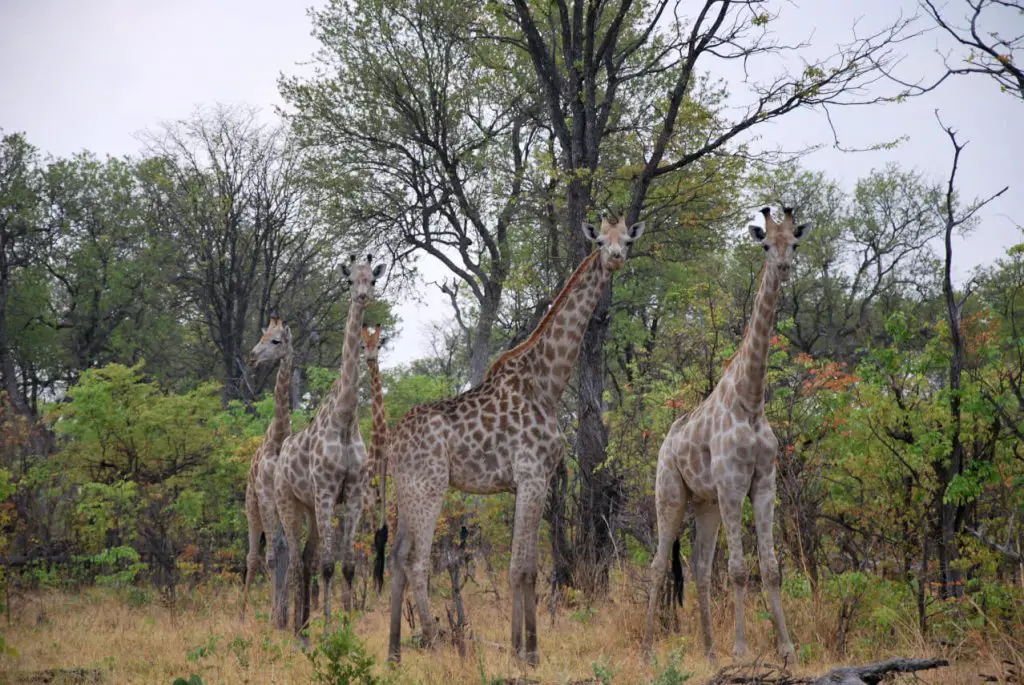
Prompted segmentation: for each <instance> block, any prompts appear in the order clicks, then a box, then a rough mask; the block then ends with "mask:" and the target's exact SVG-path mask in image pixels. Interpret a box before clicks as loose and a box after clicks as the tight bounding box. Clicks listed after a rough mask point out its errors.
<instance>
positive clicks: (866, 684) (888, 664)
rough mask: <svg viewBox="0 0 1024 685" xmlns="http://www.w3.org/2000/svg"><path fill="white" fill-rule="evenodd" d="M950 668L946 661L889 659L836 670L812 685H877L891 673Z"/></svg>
mask: <svg viewBox="0 0 1024 685" xmlns="http://www.w3.org/2000/svg"><path fill="white" fill-rule="evenodd" d="M943 666H949V662H948V661H946V660H945V659H889V660H888V661H881V662H879V663H877V664H868V665H867V666H851V667H848V668H836V669H833V670H832V671H829V672H828V673H826V674H825V675H823V676H821V677H820V678H818V679H817V680H814V681H812V682H811V685H875V684H876V683H880V682H882V679H883V678H885V677H886V676H887V675H888V674H890V673H915V672H917V671H928V670H931V669H933V668H942V667H943Z"/></svg>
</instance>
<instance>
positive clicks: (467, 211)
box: [281, 0, 536, 384]
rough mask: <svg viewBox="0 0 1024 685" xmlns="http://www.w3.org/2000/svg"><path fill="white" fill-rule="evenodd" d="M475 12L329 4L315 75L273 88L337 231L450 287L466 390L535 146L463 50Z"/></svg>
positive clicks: (489, 348)
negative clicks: (463, 351) (326, 197)
mask: <svg viewBox="0 0 1024 685" xmlns="http://www.w3.org/2000/svg"><path fill="white" fill-rule="evenodd" d="M479 11H480V10H479V8H478V6H477V5H475V4H472V3H470V4H466V3H459V2H451V1H448V0H441V1H438V2H426V3H425V2H414V1H413V0H366V1H360V2H356V3H346V2H341V1H340V0H333V1H332V2H330V3H328V5H327V7H326V8H324V9H322V10H315V11H313V12H311V16H312V19H313V25H314V35H315V36H316V38H317V39H318V40H319V41H320V43H321V45H322V49H321V50H320V51H319V52H318V53H317V55H316V61H317V65H318V73H317V75H316V76H314V77H312V78H310V79H303V78H299V77H293V78H289V79H283V80H282V82H281V92H282V94H283V96H284V97H285V99H286V100H287V101H288V102H289V103H290V104H291V105H292V106H293V107H294V108H295V110H296V111H295V112H294V114H292V115H291V117H290V118H291V121H292V123H293V125H294V127H295V130H296V132H297V133H298V134H299V136H300V138H301V139H302V140H303V142H304V143H305V144H306V145H307V146H309V147H310V148H311V150H312V152H313V155H314V156H315V161H314V164H313V169H314V173H315V176H316V178H317V179H318V182H319V183H321V184H323V185H324V186H325V187H328V188H331V189H333V190H334V191H335V192H336V193H337V195H338V206H337V208H336V210H337V216H338V217H339V219H340V220H342V221H345V222H351V223H353V224H355V229H356V230H358V231H359V232H360V234H361V236H362V239H363V240H364V241H365V242H366V243H368V244H371V245H375V246H378V247H383V248H385V249H388V250H389V251H390V252H391V254H392V256H393V257H394V259H395V261H396V262H398V263H400V264H406V265H408V264H409V263H411V258H412V256H413V254H414V253H422V254H426V255H429V256H430V257H432V258H433V259H434V260H436V261H437V262H439V263H440V264H442V265H443V266H444V268H445V269H446V270H447V271H448V272H449V273H450V274H451V280H447V279H446V280H444V281H443V282H441V283H438V284H437V285H438V287H439V288H440V289H441V290H442V292H444V293H445V294H446V295H447V296H448V298H449V299H450V301H451V304H452V308H453V310H454V313H455V318H456V322H457V323H458V325H459V327H460V329H461V331H462V333H463V335H464V336H465V339H466V342H467V347H468V349H469V380H470V382H471V383H473V384H477V383H479V382H480V381H481V380H482V379H483V375H484V372H485V371H486V369H487V363H488V361H489V358H490V355H491V353H492V352H493V345H492V343H491V332H492V329H493V327H494V325H495V323H496V321H497V318H498V314H499V311H500V307H501V304H502V296H503V294H504V289H505V283H506V280H507V278H508V275H509V271H510V263H511V245H510V234H511V232H512V231H513V230H515V226H516V221H517V218H518V205H519V203H520V199H521V196H522V194H523V192H524V187H523V183H524V174H525V169H526V166H527V160H528V158H529V156H530V152H531V148H532V146H533V143H534V140H535V136H536V125H534V124H533V123H532V122H531V121H530V120H529V118H528V117H527V116H526V115H525V114H524V112H523V110H522V108H521V107H520V103H519V102H518V100H519V96H517V95H515V94H514V93H515V91H516V87H517V86H516V84H515V83H514V81H513V80H512V79H511V78H502V76H501V73H500V72H496V71H495V70H493V69H492V68H489V67H488V64H487V61H488V59H491V60H493V59H495V58H496V56H495V55H488V54H487V53H486V51H485V50H483V49H482V48H481V47H480V46H479V44H476V43H473V42H472V41H470V40H468V39H467V35H468V27H469V26H470V25H471V24H473V23H474V22H475V21H477V20H478V17H477V14H478V13H479ZM407 271H408V268H407Z"/></svg>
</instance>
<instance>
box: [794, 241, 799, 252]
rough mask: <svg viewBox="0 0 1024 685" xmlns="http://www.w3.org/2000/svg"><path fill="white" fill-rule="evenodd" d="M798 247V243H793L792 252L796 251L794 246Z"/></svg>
mask: <svg viewBox="0 0 1024 685" xmlns="http://www.w3.org/2000/svg"><path fill="white" fill-rule="evenodd" d="M798 247H800V243H793V252H796V248H798Z"/></svg>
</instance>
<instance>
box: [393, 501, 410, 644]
mask: <svg viewBox="0 0 1024 685" xmlns="http://www.w3.org/2000/svg"><path fill="white" fill-rule="evenodd" d="M411 542H412V539H411V538H410V537H409V534H408V530H407V529H406V525H405V520H404V519H403V518H402V517H401V516H399V519H398V527H397V531H396V532H395V544H394V552H393V554H394V556H393V558H392V559H391V632H390V634H389V637H388V661H389V662H391V663H393V664H397V663H398V662H400V661H401V660H402V651H401V650H402V647H401V640H402V600H403V599H404V596H405V581H406V578H407V577H408V570H409V569H408V566H407V564H408V563H409V550H410V547H411V546H412V545H411Z"/></svg>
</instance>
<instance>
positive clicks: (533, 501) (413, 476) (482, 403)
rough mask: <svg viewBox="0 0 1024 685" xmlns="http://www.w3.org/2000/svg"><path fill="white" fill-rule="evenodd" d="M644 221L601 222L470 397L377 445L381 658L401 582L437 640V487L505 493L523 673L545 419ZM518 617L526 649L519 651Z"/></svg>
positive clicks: (533, 650) (558, 441) (546, 472)
mask: <svg viewBox="0 0 1024 685" xmlns="http://www.w3.org/2000/svg"><path fill="white" fill-rule="evenodd" d="M643 229H644V224H643V223H637V224H634V225H633V226H626V224H625V222H624V221H621V220H619V219H605V220H603V221H602V224H601V228H600V231H598V229H597V228H596V227H595V226H594V225H592V224H586V223H585V224H583V231H584V233H585V234H586V235H587V237H588V238H590V240H592V241H596V242H597V243H598V246H599V248H598V249H596V250H594V251H593V252H592V253H591V254H590V255H589V256H588V257H587V258H586V259H584V260H583V263H582V264H580V266H579V267H578V268H577V269H576V271H575V272H574V273H573V274H572V276H571V277H570V278H569V281H568V282H567V283H566V285H565V287H564V288H563V289H562V292H561V293H559V295H558V297H557V298H556V299H555V301H554V302H553V303H552V305H551V307H550V309H549V310H548V312H547V314H546V315H545V316H544V318H543V319H542V320H541V322H540V324H538V326H537V328H536V329H535V330H534V331H533V333H532V334H531V335H530V337H529V338H527V339H526V340H525V341H524V342H523V343H521V344H520V345H518V346H517V347H514V348H513V349H511V350H509V351H508V352H506V353H505V354H503V355H501V356H500V357H499V358H498V359H497V360H496V361H495V362H494V363H493V364H492V365H491V367H490V368H489V369H488V371H487V374H486V375H485V377H484V380H483V382H482V383H481V384H480V385H479V386H477V387H476V388H473V389H470V390H468V391H466V392H464V393H462V394H460V395H456V396H455V397H453V398H450V399H447V400H441V401H438V402H432V403H429V404H424V405H420V406H419V407H415V408H413V409H412V410H410V411H409V413H408V414H406V415H405V416H404V417H403V418H402V420H401V421H400V422H399V423H398V425H397V426H396V427H395V429H394V431H393V432H392V434H391V439H390V442H389V443H388V449H387V459H388V461H389V462H390V466H391V469H392V479H393V482H394V488H395V496H396V502H397V505H398V507H397V508H398V524H397V533H396V536H395V543H394V547H393V555H394V556H393V566H392V573H393V577H392V582H391V634H390V641H389V645H388V660H389V661H391V662H398V661H399V660H400V659H401V653H400V646H399V641H400V639H401V629H402V625H401V622H402V599H403V594H404V592H405V585H406V582H407V579H408V578H409V577H410V576H411V578H412V588H413V593H414V595H415V598H416V605H417V607H418V610H419V615H420V621H421V623H422V626H423V642H424V644H426V645H432V644H433V643H434V640H435V638H436V635H437V628H436V626H435V625H434V619H433V616H432V615H431V613H430V605H429V602H428V598H427V560H428V557H429V555H430V546H431V542H432V540H433V537H434V529H435V527H436V525H437V518H438V515H439V514H440V513H441V507H442V504H443V502H444V496H445V493H446V492H447V490H448V487H449V486H452V487H455V488H457V489H459V490H461V491H463V492H469V493H475V494H494V493H499V492H515V493H516V507H515V521H514V524H513V530H512V534H513V540H512V562H511V566H510V573H509V577H510V579H511V584H512V648H513V651H514V653H515V654H516V656H517V657H518V658H520V659H523V660H525V661H526V662H527V663H528V664H530V665H536V664H537V663H538V662H539V653H538V651H537V599H536V595H535V585H536V580H537V536H538V531H539V528H540V519H541V514H542V509H543V507H544V500H545V496H546V493H547V488H548V481H549V480H550V477H551V474H552V473H553V472H554V470H555V468H556V467H557V466H558V465H559V464H560V463H561V461H562V458H563V449H564V441H565V438H564V437H563V435H562V431H561V429H560V428H559V426H558V421H557V418H556V415H557V409H558V403H559V400H560V399H561V397H562V393H563V392H564V390H565V386H566V384H567V383H568V382H569V375H570V374H571V373H572V367H573V365H574V364H575V362H576V357H577V356H578V354H579V348H580V342H581V340H582V339H583V333H584V330H585V329H586V326H587V323H588V322H589V320H590V317H591V315H592V314H593V311H594V307H595V306H596V305H597V302H598V298H600V297H601V295H602V293H604V292H605V290H606V289H607V287H608V283H609V282H610V280H611V277H612V274H613V273H614V272H615V271H616V270H618V269H619V268H620V267H621V266H622V265H623V263H624V262H625V260H626V256H627V252H628V250H629V246H630V244H631V243H632V242H633V241H634V240H635V239H636V238H638V237H640V235H641V233H643ZM524 617H525V625H526V643H525V650H524V649H523V635H522V633H523V623H524Z"/></svg>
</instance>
